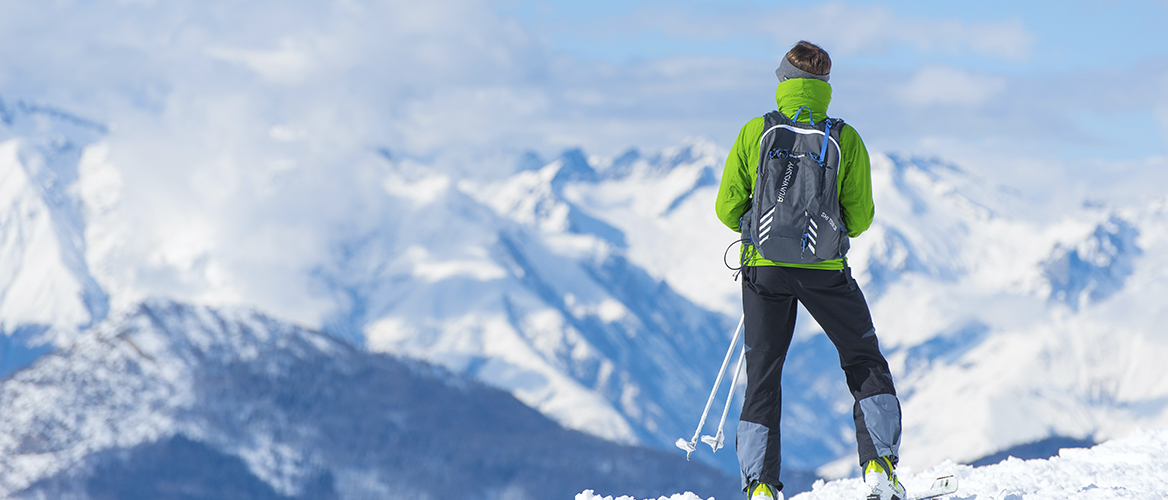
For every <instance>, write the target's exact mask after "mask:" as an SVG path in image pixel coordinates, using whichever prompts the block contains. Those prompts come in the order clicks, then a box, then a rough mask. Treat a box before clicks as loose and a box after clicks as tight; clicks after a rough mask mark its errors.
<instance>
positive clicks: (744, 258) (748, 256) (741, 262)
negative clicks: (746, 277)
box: [722, 236, 758, 281]
mask: <svg viewBox="0 0 1168 500" xmlns="http://www.w3.org/2000/svg"><path fill="white" fill-rule="evenodd" d="M735 244H742V245H743V246H745V247H746V248H743V249H742V251H741V252H739V254H738V267H730V264H729V263H727V262H726V256H727V255H728V254H729V253H730V249H731V248H734V245H735ZM757 253H758V250H755V248H754V245H753V244H751V242H750V237H749V236H747V237H742V238H739V239H738V241H735V242H734V243H731V244H730V246H728V247H726V250H724V251H723V252H722V264H723V265H725V266H726V269H729V270H731V271H734V281H738V275H740V274H742V268H743V267H746V264H748V263H750V261H751V260H752V259H754V256H755V255H756V254H757Z"/></svg>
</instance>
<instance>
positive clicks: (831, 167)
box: [740, 107, 850, 264]
mask: <svg viewBox="0 0 1168 500" xmlns="http://www.w3.org/2000/svg"><path fill="white" fill-rule="evenodd" d="M804 110H807V108H806V107H803V108H799V111H797V112H796V113H795V116H794V117H791V118H788V117H787V116H786V115H784V114H782V113H780V112H778V111H772V112H770V113H767V114H766V116H765V117H764V123H765V124H764V126H763V133H762V137H761V138H760V139H759V160H758V172H757V173H758V175H757V177H756V180H755V184H754V192H753V193H752V194H751V206H750V209H749V210H748V211H747V213H746V214H745V216H743V218H742V227H741V228H740V229H741V231H742V236H743V240H744V241H745V242H746V243H747V244H749V245H753V246H754V249H755V251H757V252H758V254H759V255H760V256H762V258H764V259H767V260H771V261H775V262H784V263H790V264H815V263H818V262H823V261H825V260H832V259H839V258H842V257H843V256H844V255H845V254H847V252H848V248H849V246H850V243H849V241H848V232H847V228H846V227H845V226H844V223H843V218H842V217H841V212H842V210H841V209H840V204H839V191H838V190H837V188H836V178H837V177H838V175H839V166H840V161H841V160H842V158H841V149H840V147H839V136H840V131H841V130H842V129H843V120H839V119H831V118H824V119H823V120H821V121H820V122H819V123H816V122H815V120H814V117H812V119H811V123H800V122H799V121H798V119H799V115H800V113H802V112H803V111H804ZM807 113H808V115H810V114H811V111H810V110H807ZM749 253H750V252H744V254H749Z"/></svg>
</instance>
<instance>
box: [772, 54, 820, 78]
mask: <svg viewBox="0 0 1168 500" xmlns="http://www.w3.org/2000/svg"><path fill="white" fill-rule="evenodd" d="M775 76H777V77H779V81H780V82H783V81H787V80H790V79H792V78H814V79H816V80H823V81H825V82H826V81H827V79H828V78H829V77H830V76H831V73H828V74H826V75H813V74H811V73H808V72H806V71H803V70H801V69H799V68H796V67H795V66H794V65H792V64H791V62H790V61H788V60H787V58H786V57H783V62H780V63H779V69H776V70H775Z"/></svg>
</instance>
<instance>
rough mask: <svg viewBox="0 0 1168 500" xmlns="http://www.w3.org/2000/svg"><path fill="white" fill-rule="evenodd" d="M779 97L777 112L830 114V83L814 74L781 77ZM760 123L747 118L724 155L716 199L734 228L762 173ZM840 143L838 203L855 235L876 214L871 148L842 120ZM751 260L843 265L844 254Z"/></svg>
mask: <svg viewBox="0 0 1168 500" xmlns="http://www.w3.org/2000/svg"><path fill="white" fill-rule="evenodd" d="M775 102H776V103H777V104H778V106H779V107H778V110H779V112H781V113H783V114H784V115H787V116H789V117H790V116H795V112H796V111H797V110H798V109H799V108H800V107H803V106H806V107H807V109H809V110H811V115H812V116H813V117H814V118H815V120H816V121H817V122H818V121H819V120H822V119H824V118H826V117H827V105H828V104H829V103H831V84H829V83H827V82H824V81H822V80H816V79H810V78H807V79H804V78H795V79H790V80H786V81H784V82H781V83H779V87H778V89H776V90H775ZM812 116H808V115H807V113H806V112H804V113H803V114H802V115H800V116H799V121H801V122H808V121H809V120H810V119H811V117H812ZM762 129H763V117H761V116H760V117H758V118H755V119H753V120H750V121H749V122H746V125H744V126H743V127H742V130H741V131H740V132H738V138H737V139H735V140H734V147H733V148H732V149H731V150H730V156H728V157H727V158H726V167H725V168H724V169H723V171H722V184H721V186H719V187H718V199H717V201H716V202H715V206H714V210H715V212H717V214H718V219H719V220H721V221H722V223H723V224H726V227H729V228H730V229H733V230H734V231H738V221H739V219H741V218H742V216H743V215H744V214H745V213H746V211H747V210H748V209H750V202H751V196H750V195H751V192H753V191H754V183H755V178H756V177H757V176H758V159H759V151H758V148H759V141H761V140H762V132H763V130H762ZM840 149H841V150H842V151H841V153H842V154H841V158H842V161H841V163H840V166H839V174H838V175H837V177H836V189H838V192H839V201H840V208H841V209H842V212H843V218H844V224H845V225H846V226H847V228H848V236H849V237H851V238H855V237H857V236H859V235H860V233H862V232H864V231H865V230H867V229H868V227H869V226H871V225H872V217H873V216H874V215H875V206H874V205H873V203H872V169H871V164H869V162H868V149H867V148H865V147H864V141H863V140H861V139H860V134H858V133H856V130H855V129H853V128H852V127H851V126H850V125H847V124H844V127H843V129H842V130H841V131H840ZM744 250H745V248H744ZM747 265H749V266H787V267H803V268H810V269H843V268H844V259H835V260H828V261H824V262H820V263H817V264H786V263H781V262H772V261H769V260H766V259H763V258H762V257H759V256H758V254H757V253H755V254H754V256H753V257H752V258H751V260H750V262H748V263H747Z"/></svg>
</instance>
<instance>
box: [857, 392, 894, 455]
mask: <svg viewBox="0 0 1168 500" xmlns="http://www.w3.org/2000/svg"><path fill="white" fill-rule="evenodd" d="M860 411H862V412H864V427H865V428H867V429H868V435H869V436H871V437H872V445H873V446H875V448H876V453H877V454H878V455H879V456H882V457H883V456H890V457H899V456H900V402H898V401H897V400H896V396H893V395H892V394H877V395H875V396H871V397H867V398H864V399H861V400H860Z"/></svg>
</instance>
